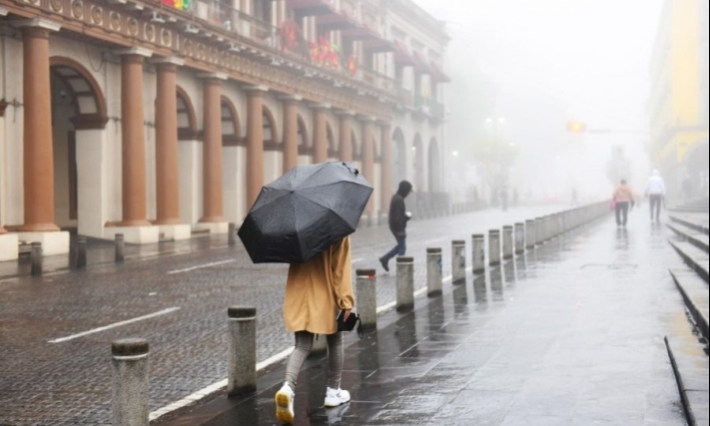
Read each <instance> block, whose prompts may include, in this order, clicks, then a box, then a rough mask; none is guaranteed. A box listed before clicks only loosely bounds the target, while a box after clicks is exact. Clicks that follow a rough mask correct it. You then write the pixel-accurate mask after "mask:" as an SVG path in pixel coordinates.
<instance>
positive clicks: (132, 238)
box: [104, 226, 160, 245]
mask: <svg viewBox="0 0 710 426" xmlns="http://www.w3.org/2000/svg"><path fill="white" fill-rule="evenodd" d="M116 234H123V241H125V242H127V243H128V244H141V245H142V244H157V243H158V241H160V227H158V226H116V227H113V226H112V227H107V228H106V230H105V232H104V238H106V239H109V240H115V239H116Z"/></svg>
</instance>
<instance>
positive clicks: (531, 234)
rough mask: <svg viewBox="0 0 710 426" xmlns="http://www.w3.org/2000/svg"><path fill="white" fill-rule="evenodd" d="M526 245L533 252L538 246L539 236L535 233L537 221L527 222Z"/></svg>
mask: <svg viewBox="0 0 710 426" xmlns="http://www.w3.org/2000/svg"><path fill="white" fill-rule="evenodd" d="M525 245H526V247H527V248H528V249H530V250H532V249H534V248H535V246H536V245H537V234H536V232H535V221H534V220H530V219H528V220H526V221H525Z"/></svg>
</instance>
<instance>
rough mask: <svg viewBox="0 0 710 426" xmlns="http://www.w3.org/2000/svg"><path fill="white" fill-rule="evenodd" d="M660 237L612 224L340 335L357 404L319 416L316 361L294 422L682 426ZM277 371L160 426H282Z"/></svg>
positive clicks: (678, 318) (637, 224) (677, 314)
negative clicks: (369, 328)
mask: <svg viewBox="0 0 710 426" xmlns="http://www.w3.org/2000/svg"><path fill="white" fill-rule="evenodd" d="M666 237H667V231H666V229H665V227H664V226H663V225H652V224H650V223H648V222H646V221H643V220H642V219H641V218H640V217H639V215H635V216H633V217H632V221H631V224H630V226H629V228H628V229H617V227H616V226H615V224H614V223H613V220H612V219H611V218H610V219H608V220H604V221H603V222H602V223H600V224H597V225H593V226H591V227H588V228H586V229H583V230H580V231H578V232H575V233H572V234H570V235H568V236H566V237H565V238H562V239H558V240H557V241H554V242H553V243H550V244H548V245H545V246H544V247H542V248H540V249H538V250H536V251H534V252H530V253H528V254H526V256H525V257H521V258H518V259H516V260H515V261H513V262H510V263H507V264H505V265H504V266H503V267H502V268H499V269H495V270H492V271H489V274H488V275H486V276H480V277H472V276H469V279H468V282H467V284H466V285H461V286H448V287H447V288H446V291H445V294H444V295H443V296H442V297H440V298H437V299H431V300H427V299H424V298H420V299H418V300H417V302H416V309H415V311H414V312H412V313H409V314H405V315H402V314H397V313H395V312H391V313H389V314H387V315H385V316H383V317H381V318H380V323H379V329H378V331H377V332H376V333H373V334H369V335H367V336H366V338H365V339H363V340H358V339H357V338H356V336H353V335H350V336H348V340H347V342H348V346H347V347H346V354H347V355H346V362H345V372H344V378H343V387H344V388H345V389H348V390H350V391H351V393H352V396H353V401H352V402H351V403H349V404H348V405H346V406H343V407H341V408H340V409H335V410H325V409H323V408H322V402H323V397H324V392H325V389H324V388H325V371H324V369H323V368H324V362H323V360H322V359H314V360H311V361H309V363H308V364H307V366H306V368H304V370H303V371H302V374H301V377H300V379H299V386H298V389H297V396H296V413H297V415H296V423H295V424H296V425H297V426H306V425H390V426H394V425H402V426H404V425H447V426H450V425H451V426H458V425H460V426H470V425H477V426H478V425H481V426H483V425H505V426H515V425H534V426H554V425H580V426H589V425H618V426H634V425H639V426H641V425H643V426H652V425H657V426H661V425H662V426H674V425H685V424H686V418H685V415H684V412H683V408H682V405H681V401H680V396H679V391H678V386H677V384H676V381H675V378H674V374H673V370H672V367H671V363H670V361H669V357H668V353H667V350H666V347H665V342H664V336H667V335H668V336H682V337H683V338H684V339H686V341H687V340H688V339H690V340H691V341H692V340H693V338H692V333H690V332H689V331H690V324H689V321H688V317H687V315H686V312H685V310H684V307H683V300H682V298H681V296H680V293H679V292H678V291H677V290H676V288H675V285H674V283H673V280H672V278H671V276H670V274H669V273H668V270H669V268H674V267H679V266H681V265H682V260H681V259H680V258H679V257H678V256H677V255H675V253H674V252H673V249H672V248H671V247H670V245H669V244H668V243H667V241H666ZM688 336H691V337H690V338H689V337H688ZM695 342H696V344H697V339H696V340H695ZM701 353H702V351H701ZM705 356H706V355H705ZM704 365H707V362H705V364H704ZM283 369H284V367H283V364H281V365H279V366H277V367H274V368H272V369H269V370H268V371H267V372H265V373H264V374H262V375H261V377H260V380H259V391H258V394H257V395H255V396H253V397H249V398H245V399H241V400H231V401H230V400H228V399H227V398H226V397H225V396H223V395H219V396H216V397H215V399H213V400H212V401H211V402H208V403H206V404H202V405H199V406H197V407H193V408H190V409H188V410H186V411H185V412H183V413H182V414H181V415H180V416H179V417H175V418H172V419H167V420H166V421H164V422H162V423H161V425H168V426H187V425H191V426H194V425H204V426H221V425H230V426H255V425H276V424H277V422H276V421H275V420H274V414H273V412H274V403H273V395H274V393H275V392H276V391H277V390H278V388H279V387H280V386H281V384H282V382H283V374H284V372H283ZM706 373H707V372H706ZM705 424H706V423H705Z"/></svg>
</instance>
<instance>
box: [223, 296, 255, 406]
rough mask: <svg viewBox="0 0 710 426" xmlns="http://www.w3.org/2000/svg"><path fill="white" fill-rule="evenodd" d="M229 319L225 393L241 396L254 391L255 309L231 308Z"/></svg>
mask: <svg viewBox="0 0 710 426" xmlns="http://www.w3.org/2000/svg"><path fill="white" fill-rule="evenodd" d="M227 315H228V317H229V364H228V366H227V368H228V369H229V374H228V379H227V393H228V395H229V396H230V397H231V396H238V395H243V394H245V393H249V392H253V391H255V390H256V308H254V307H249V306H231V307H230V308H229V309H228V310H227Z"/></svg>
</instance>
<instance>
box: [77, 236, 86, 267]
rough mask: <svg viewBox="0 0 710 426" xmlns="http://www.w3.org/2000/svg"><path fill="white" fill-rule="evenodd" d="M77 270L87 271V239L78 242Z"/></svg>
mask: <svg viewBox="0 0 710 426" xmlns="http://www.w3.org/2000/svg"><path fill="white" fill-rule="evenodd" d="M76 269H86V237H78V238H77V240H76Z"/></svg>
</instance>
